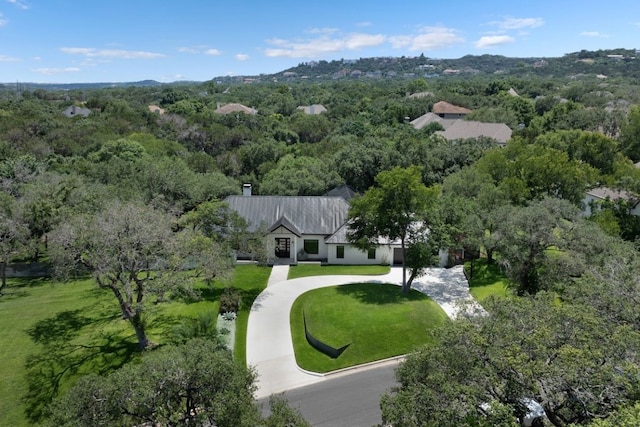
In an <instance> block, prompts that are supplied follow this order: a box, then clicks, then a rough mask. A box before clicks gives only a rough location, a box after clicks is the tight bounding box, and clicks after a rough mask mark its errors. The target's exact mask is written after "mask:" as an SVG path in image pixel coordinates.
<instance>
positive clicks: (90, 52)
mask: <svg viewBox="0 0 640 427" xmlns="http://www.w3.org/2000/svg"><path fill="white" fill-rule="evenodd" d="M60 51H62V52H64V53H68V54H70V55H83V56H86V57H89V58H120V59H153V58H162V57H164V56H165V55H164V54H162V53H155V52H145V51H138V50H123V49H95V48H90V47H63V48H60Z"/></svg>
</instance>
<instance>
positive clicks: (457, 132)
mask: <svg viewBox="0 0 640 427" xmlns="http://www.w3.org/2000/svg"><path fill="white" fill-rule="evenodd" d="M435 133H436V134H438V135H442V136H444V137H445V138H446V139H447V140H449V141H452V140H455V139H469V138H479V137H481V136H484V137H487V138H493V139H495V140H496V141H497V142H498V143H500V144H506V143H507V141H509V140H510V139H511V134H512V130H511V128H510V127H509V126H507V125H506V124H504V123H484V122H474V121H470V120H456V121H455V122H454V123H453V124H452V125H451V126H449V127H448V128H447V129H446V130H444V131H437V132H435Z"/></svg>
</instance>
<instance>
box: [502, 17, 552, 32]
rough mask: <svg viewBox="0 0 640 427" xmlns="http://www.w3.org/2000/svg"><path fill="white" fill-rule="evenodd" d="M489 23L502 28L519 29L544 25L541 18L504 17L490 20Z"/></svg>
mask: <svg viewBox="0 0 640 427" xmlns="http://www.w3.org/2000/svg"><path fill="white" fill-rule="evenodd" d="M490 24H491V25H496V26H498V27H500V28H502V29H503V30H519V29H522V28H538V27H540V26H542V25H544V20H543V19H542V18H511V17H507V18H504V19H503V20H502V21H493V22H490Z"/></svg>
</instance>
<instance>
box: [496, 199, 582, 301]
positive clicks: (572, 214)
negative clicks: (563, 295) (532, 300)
mask: <svg viewBox="0 0 640 427" xmlns="http://www.w3.org/2000/svg"><path fill="white" fill-rule="evenodd" d="M502 209H505V210H506V212H503V213H502V215H501V218H502V221H501V222H500V223H498V224H497V227H496V230H495V234H496V239H497V251H498V253H500V262H501V263H502V265H503V266H504V267H505V268H506V271H507V273H508V275H509V277H510V278H511V280H512V281H513V283H514V284H515V286H516V291H517V293H518V294H519V295H524V294H535V293H536V292H538V291H540V290H541V289H544V288H545V287H546V288H549V287H550V286H551V284H552V283H550V281H551V280H554V279H557V277H555V275H554V274H549V273H550V272H551V271H553V272H554V273H557V270H555V269H553V268H552V263H553V262H555V261H556V260H557V259H558V257H557V256H555V255H554V254H552V253H550V251H552V250H562V249H564V248H565V243H564V240H563V238H564V233H563V229H566V228H568V227H570V225H571V224H572V221H574V220H575V219H576V217H577V215H578V212H577V208H575V206H573V205H571V204H570V203H569V202H567V201H565V200H560V199H543V200H540V201H535V202H532V203H531V204H530V205H529V206H526V207H515V206H505V207H503V208H502ZM543 278H544V279H543Z"/></svg>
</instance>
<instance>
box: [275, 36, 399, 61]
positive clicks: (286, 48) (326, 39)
mask: <svg viewBox="0 0 640 427" xmlns="http://www.w3.org/2000/svg"><path fill="white" fill-rule="evenodd" d="M386 39H387V38H386V37H385V36H383V35H381V34H364V33H353V34H347V35H344V36H342V37H330V36H328V35H323V36H321V37H318V38H315V39H306V40H296V41H293V40H285V39H277V38H273V39H268V40H267V43H268V44H270V45H272V46H275V47H272V48H267V49H265V55H267V56H270V57H288V58H316V57H320V56H323V55H326V54H327V53H333V52H340V51H343V50H358V49H361V48H364V47H370V46H378V45H380V44H382V43H384V42H385V41H386Z"/></svg>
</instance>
